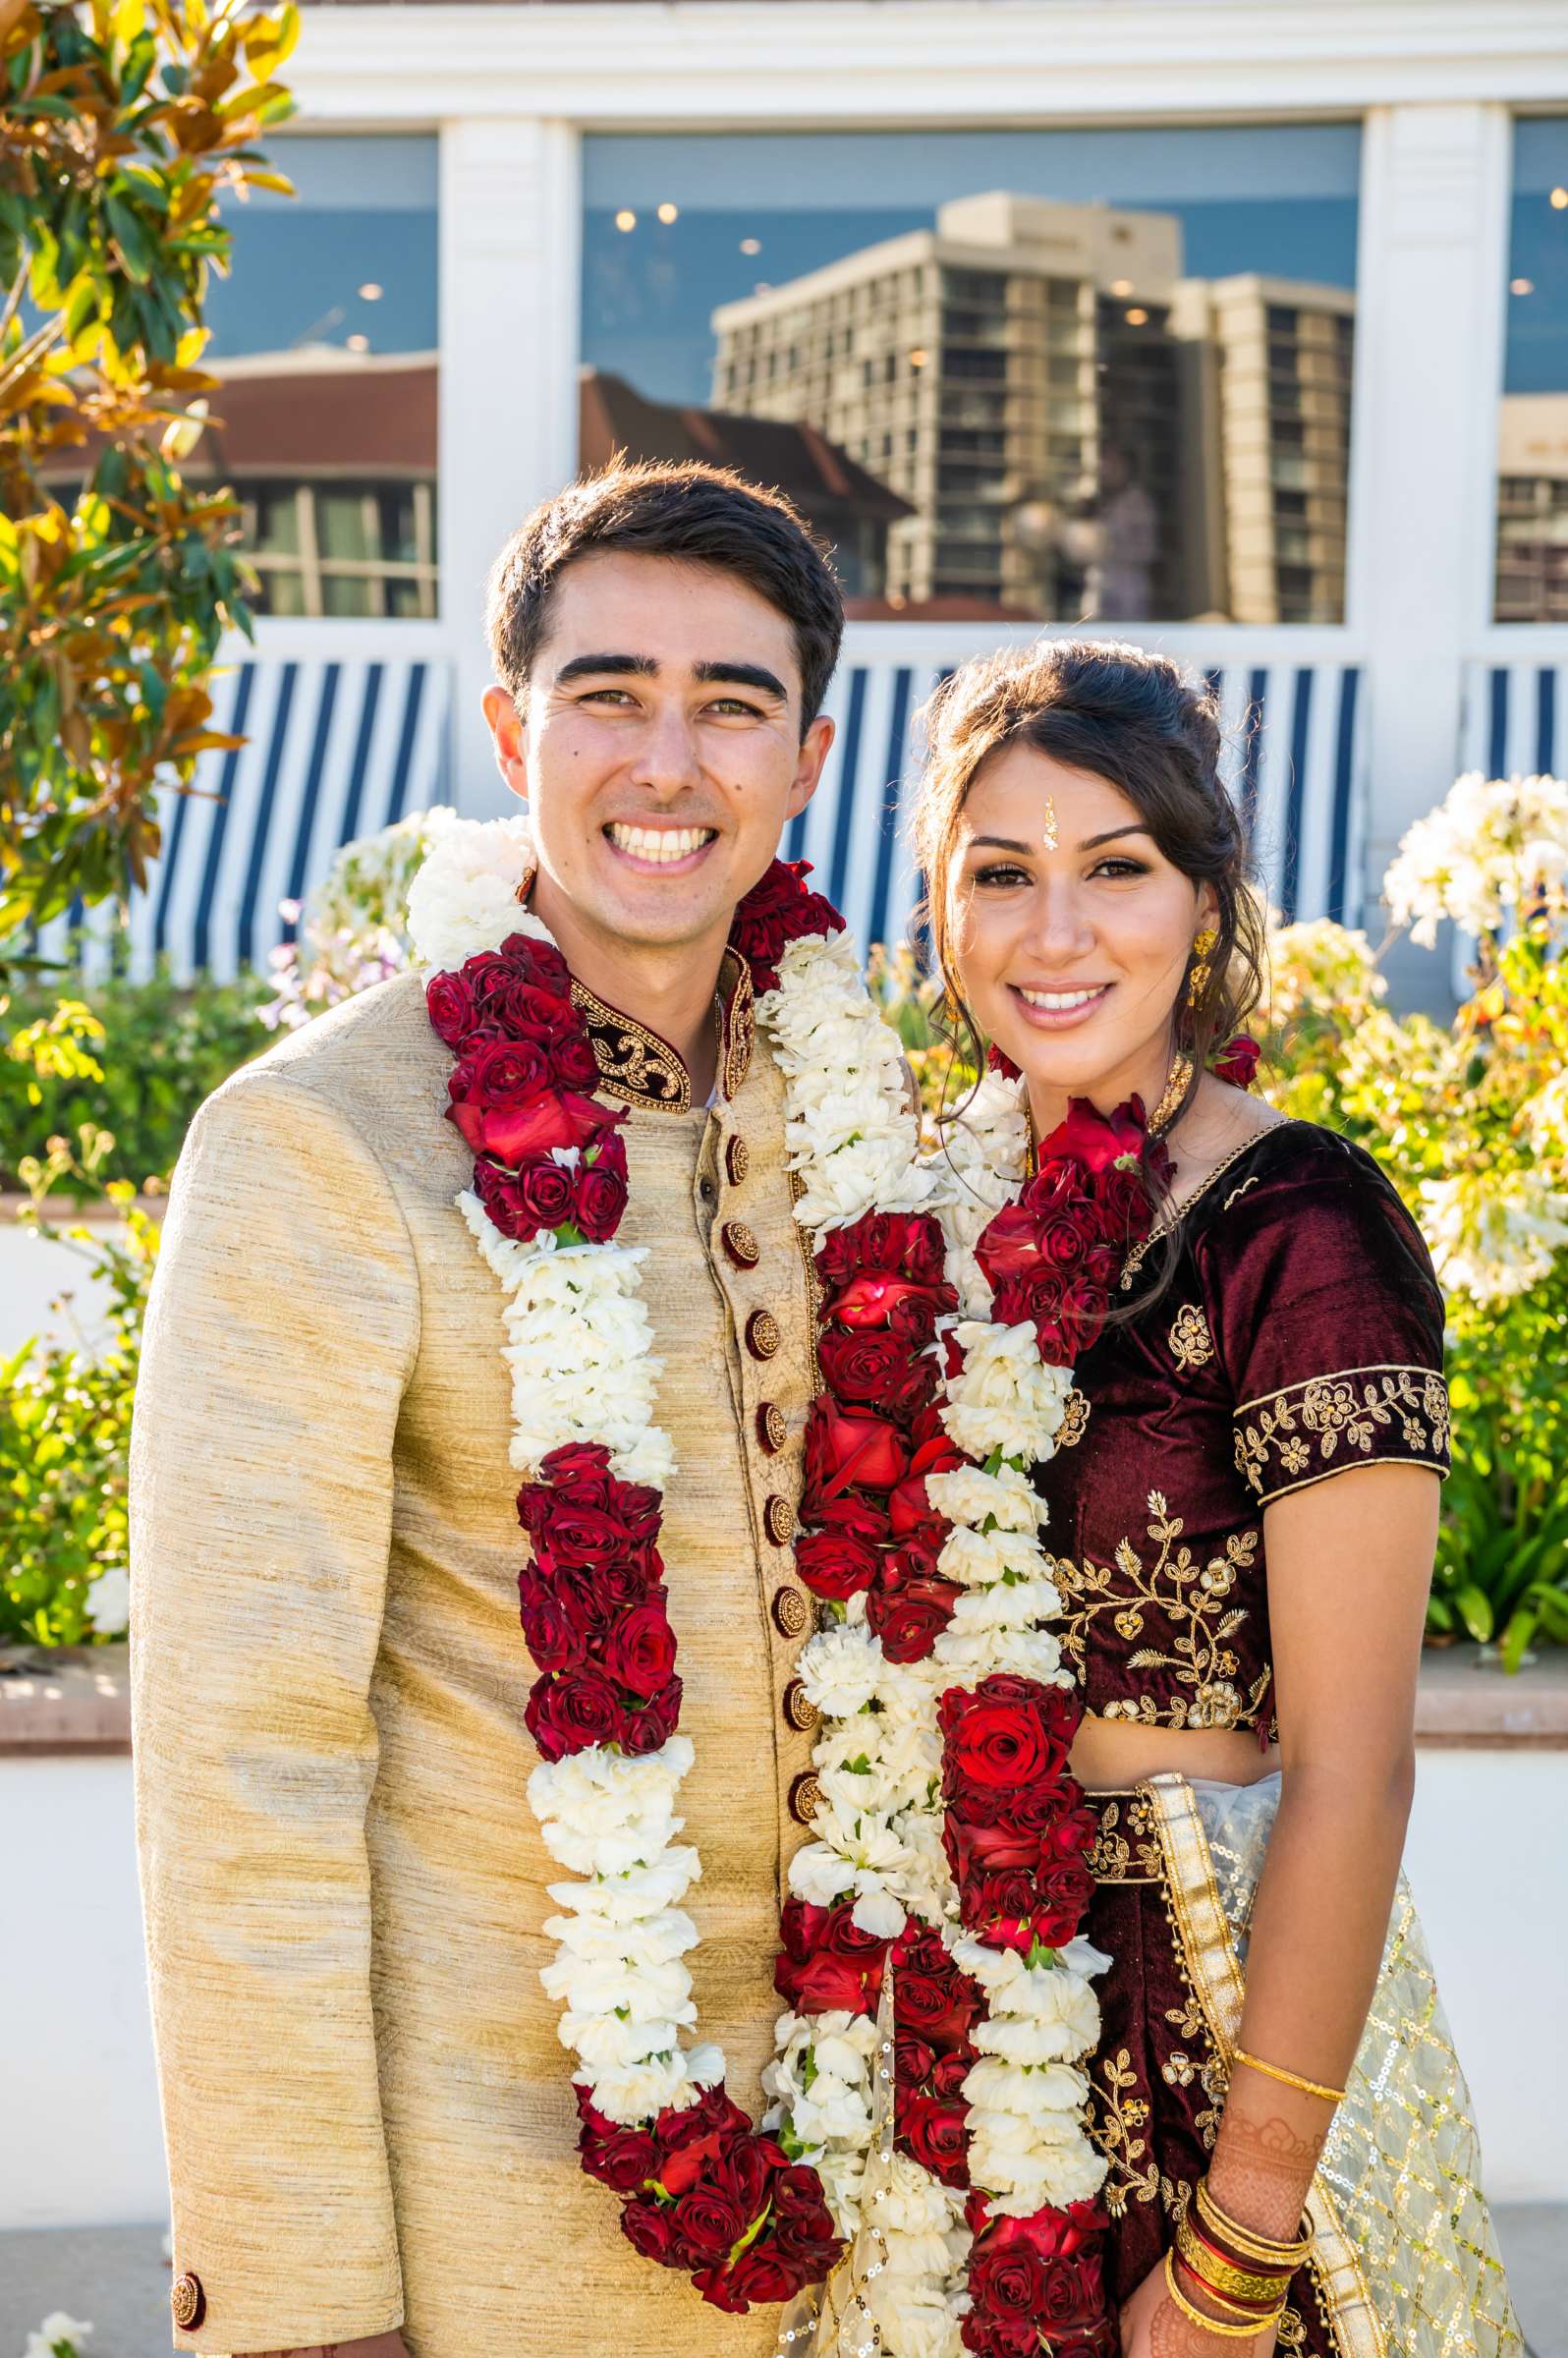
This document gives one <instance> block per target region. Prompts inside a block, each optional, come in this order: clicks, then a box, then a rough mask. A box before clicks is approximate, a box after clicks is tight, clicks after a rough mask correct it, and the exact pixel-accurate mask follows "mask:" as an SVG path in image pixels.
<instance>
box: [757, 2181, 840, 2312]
mask: <svg viewBox="0 0 1568 2358" xmlns="http://www.w3.org/2000/svg"><path fill="white" fill-rule="evenodd" d="M772 2232H773V2242H774V2246H775V2249H776V2250H777V2253H778V2256H779V2258H780V2259H781V2260H783V2261H784V2262H785V2263H786V2264H787V2265H788V2266H789V2267H790V2268H792V2269H793V2270H794V2271H795V2272H796V2274H797V2275H798V2277H799V2279H800V2281H801V2282H802V2283H803V2284H814V2283H815V2282H817V2281H818V2279H819V2278H820V2277H822V2276H824V2275H825V2274H827V2271H828V2269H829V2268H830V2267H831V2266H832V2264H833V2261H834V2260H835V2259H836V2258H837V2256H838V2252H839V2248H840V2247H839V2241H838V2231H837V2229H836V2228H835V2227H834V2225H833V2215H832V2213H831V2212H830V2211H829V2210H828V2207H827V2205H826V2203H825V2202H824V2201H823V2200H822V2189H821V2184H820V2181H819V2180H818V2178H817V2175H816V2172H815V2170H813V2169H803V2168H802V2167H801V2165H800V2164H799V2163H798V2162H792V2163H790V2165H789V2166H788V2167H787V2168H785V2169H781V2170H780V2171H779V2173H778V2176H777V2177H776V2178H775V2179H774V2180H773V2219H772Z"/></svg>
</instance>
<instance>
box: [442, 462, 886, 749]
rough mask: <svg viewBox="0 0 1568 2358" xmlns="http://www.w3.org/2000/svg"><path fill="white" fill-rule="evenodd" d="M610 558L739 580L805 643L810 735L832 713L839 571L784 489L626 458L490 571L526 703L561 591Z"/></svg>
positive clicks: (491, 635)
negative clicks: (581, 561) (592, 562)
mask: <svg viewBox="0 0 1568 2358" xmlns="http://www.w3.org/2000/svg"><path fill="white" fill-rule="evenodd" d="M600 549H621V550H625V551H629V552H631V553H632V554H634V555H637V556H645V557H672V558H676V559H679V560H680V561H681V562H682V563H684V564H688V565H711V566H713V567H714V568H715V569H716V570H717V571H718V572H720V573H730V574H733V575H734V576H735V578H736V580H737V581H742V582H745V583H746V584H747V586H748V587H749V588H750V589H755V590H756V592H757V594H758V595H759V596H761V597H765V598H766V600H767V602H768V604H769V605H770V606H775V607H777V609H778V611H779V613H781V614H782V615H783V616H784V619H785V621H786V622H788V623H789V625H790V627H791V629H792V631H793V632H794V634H795V654H796V660H797V662H798V663H799V665H800V673H801V729H802V733H803V734H804V733H805V731H806V730H807V729H808V728H809V727H810V726H811V724H812V721H813V720H814V719H815V718H816V715H817V713H818V712H819V711H820V710H821V708H822V699H823V698H824V697H825V696H826V694H827V684H828V682H829V680H831V678H832V676H833V666H834V664H835V663H836V662H837V661H838V650H839V643H840V641H841V640H842V638H843V636H844V601H843V598H842V596H841V595H840V593H839V587H838V583H837V580H836V579H835V577H834V573H833V568H832V566H831V565H830V564H829V562H828V560H827V558H826V556H825V555H824V554H823V552H822V551H821V549H819V548H818V547H817V545H816V542H815V541H814V540H813V539H812V535H811V533H810V532H809V530H808V529H807V526H806V524H805V522H804V520H803V519H802V518H801V516H800V515H799V514H798V512H797V511H796V509H795V508H794V507H792V506H791V504H790V502H789V501H788V500H787V499H786V498H785V497H784V495H783V493H782V492H781V491H764V490H763V489H762V488H761V487H760V485H758V484H756V483H749V482H748V481H747V480H746V478H745V477H744V476H739V475H735V474H733V473H731V472H730V471H729V470H728V469H726V468H723V467H703V466H696V465H683V466H675V465H664V464H661V463H658V462H655V461H652V460H644V461H640V462H637V463H635V464H634V463H630V462H628V461H625V460H617V461H614V462H612V463H611V465H610V466H608V467H607V468H605V469H604V470H603V472H602V473H601V474H599V475H590V476H587V477H585V478H584V479H583V480H582V481H581V482H577V483H569V484H568V485H567V487H566V489H565V490H564V491H558V492H557V493H556V494H555V496H554V498H553V499H547V500H544V501H543V502H542V503H541V504H540V505H539V506H538V507H536V508H535V509H534V511H533V513H532V516H531V517H529V519H528V521H527V523H525V524H522V525H520V526H519V527H518V529H517V531H516V532H515V533H513V534H512V537H511V539H510V540H509V541H508V542H507V544H506V546H505V548H503V549H502V551H501V553H500V555H499V556H498V557H497V559H496V561H495V563H494V565H493V566H492V568H491V571H490V580H489V587H488V591H487V594H486V599H485V628H486V634H487V636H488V639H489V645H490V656H491V660H492V661H493V663H494V665H495V676H496V678H497V679H498V680H499V681H500V682H501V684H502V686H503V687H504V688H505V689H506V691H507V693H508V694H509V695H510V696H511V697H512V698H513V699H514V700H517V701H521V699H522V697H523V695H524V692H525V691H526V689H527V687H528V681H529V674H530V672H531V671H532V667H533V661H534V657H535V656H536V655H537V653H538V650H539V647H540V646H541V645H542V643H543V640H544V637H545V633H546V631H547V629H548V627H549V617H550V601H551V598H552V596H553V594H554V590H555V585H556V583H557V582H558V581H559V580H560V578H561V575H562V573H563V572H564V571H565V570H566V568H567V566H568V565H570V564H572V563H573V561H574V560H575V559H576V558H578V557H586V556H590V555H592V554H594V553H595V552H596V551H598V550H600Z"/></svg>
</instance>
